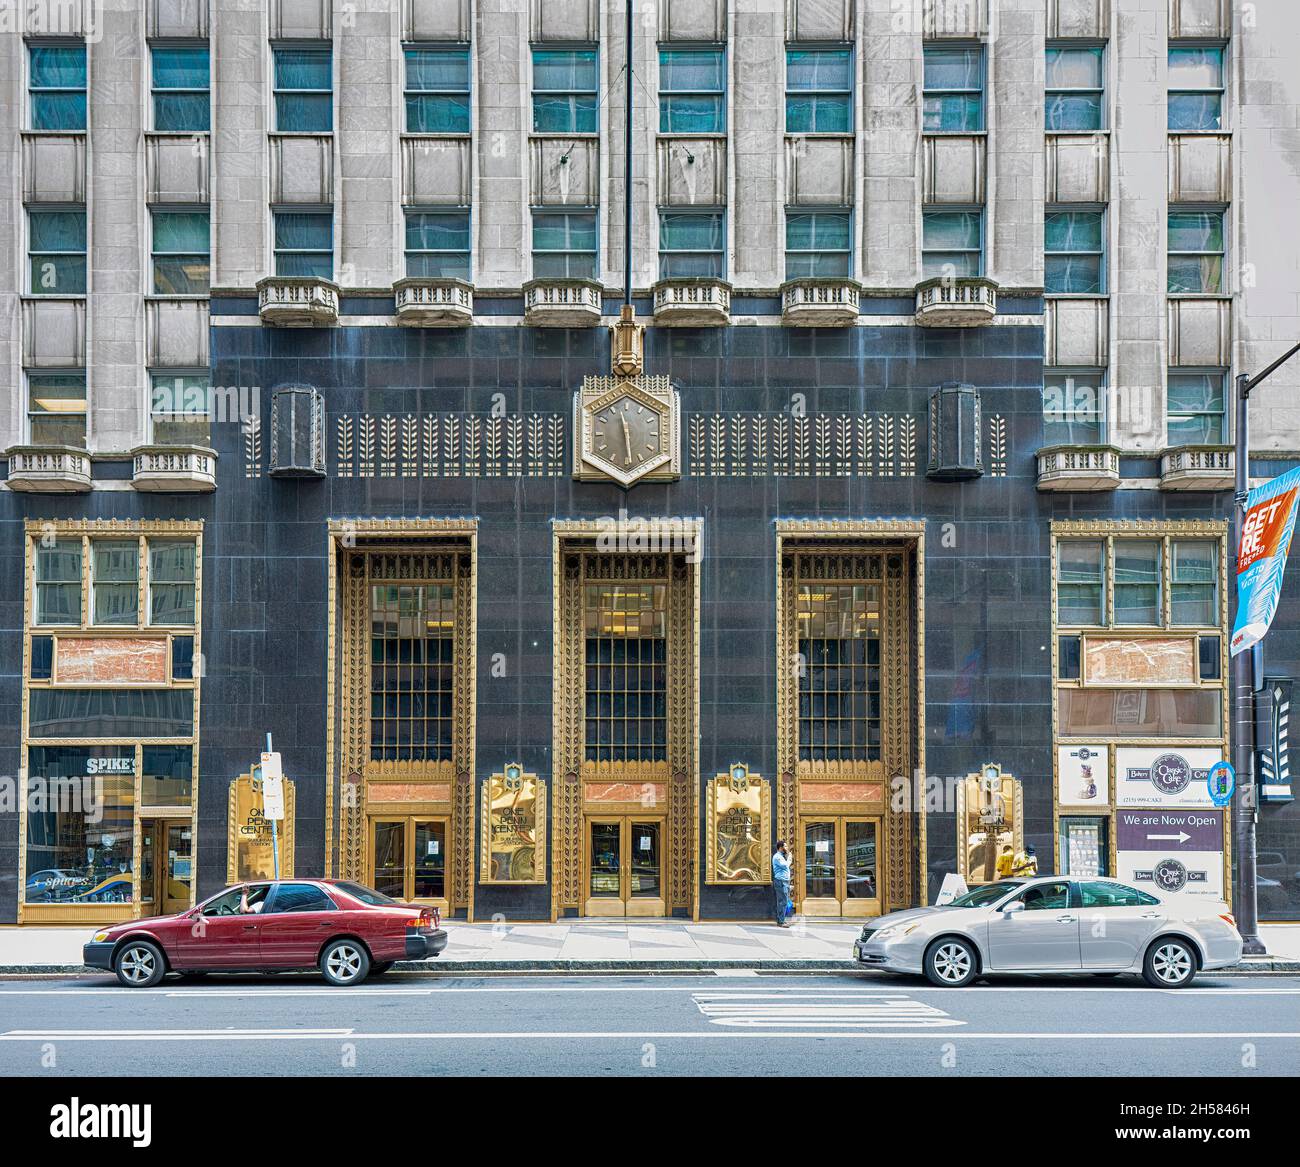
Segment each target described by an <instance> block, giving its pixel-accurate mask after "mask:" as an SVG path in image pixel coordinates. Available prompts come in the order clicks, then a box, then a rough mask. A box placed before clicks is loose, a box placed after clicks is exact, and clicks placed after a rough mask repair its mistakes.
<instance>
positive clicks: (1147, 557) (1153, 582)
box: [1115, 539, 1161, 624]
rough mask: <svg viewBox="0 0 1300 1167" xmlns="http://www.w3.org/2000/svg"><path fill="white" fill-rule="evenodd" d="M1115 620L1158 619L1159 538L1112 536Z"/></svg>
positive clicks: (1143, 621) (1138, 621) (1147, 621)
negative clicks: (1120, 537) (1113, 542)
mask: <svg viewBox="0 0 1300 1167" xmlns="http://www.w3.org/2000/svg"><path fill="white" fill-rule="evenodd" d="M1115 623H1116V624H1159V623H1161V620H1160V543H1159V541H1158V540H1154V539H1116V540H1115Z"/></svg>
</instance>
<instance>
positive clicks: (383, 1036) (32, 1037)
mask: <svg viewBox="0 0 1300 1167" xmlns="http://www.w3.org/2000/svg"><path fill="white" fill-rule="evenodd" d="M342 1038H346V1040H348V1041H521V1040H540V1041H606V1040H623V1039H626V1040H629V1041H655V1040H659V1041H663V1040H668V1039H682V1040H688V1041H694V1040H706V1041H707V1040H719V1039H721V1040H724V1041H743V1040H747V1039H752V1040H758V1041H771V1040H772V1039H773V1038H790V1039H795V1040H797V1039H799V1038H804V1039H808V1040H817V1041H820V1040H822V1039H823V1038H840V1039H845V1040H851V1041H859V1042H870V1041H939V1040H941V1038H940V1035H938V1034H931V1033H916V1032H910V1033H901V1032H898V1031H891V1032H884V1033H864V1032H862V1031H860V1030H859V1031H855V1032H848V1033H833V1032H828V1031H818V1032H814V1033H809V1032H807V1031H806V1030H805V1031H803V1032H800V1031H797V1030H790V1031H785V1032H774V1031H772V1030H766V1029H765V1030H762V1031H761V1032H745V1031H744V1030H740V1031H737V1030H717V1029H702V1030H666V1031H657V1032H636V1031H632V1030H557V1031H548V1032H545V1033H538V1032H531V1031H518V1032H489V1033H471V1032H462V1033H355V1032H351V1031H348V1030H337V1031H324V1032H322V1031H320V1030H295V1031H289V1032H286V1031H284V1030H274V1031H272V1030H253V1031H248V1032H241V1031H230V1030H191V1031H166V1032H163V1033H162V1034H161V1035H159V1034H156V1033H144V1032H135V1031H121V1032H117V1033H115V1032H113V1031H109V1030H105V1031H101V1032H97V1031H93V1030H92V1031H86V1030H68V1031H64V1030H50V1031H44V1032H41V1031H36V1030H11V1031H9V1032H6V1033H0V1041H26V1042H32V1041H84V1042H126V1041H131V1042H147V1041H193V1042H199V1041H208V1042H212V1041H218V1042H220V1041H226V1042H229V1041H257V1042H262V1041H338V1040H340V1039H342ZM1298 1038H1300V1032H1291V1033H1288V1032H1282V1033H1270V1032H1256V1031H1246V1030H1240V1031H1238V1030H1233V1031H1224V1032H1222V1033H1201V1032H1196V1033H1176V1032H1174V1033H969V1032H966V1031H964V1030H963V1031H962V1033H961V1034H960V1035H957V1034H954V1035H952V1036H951V1037H950V1038H949V1039H948V1040H960V1041H1225V1040H1233V1041H1243V1040H1250V1041H1271V1040H1288V1041H1293V1040H1296V1039H1298Z"/></svg>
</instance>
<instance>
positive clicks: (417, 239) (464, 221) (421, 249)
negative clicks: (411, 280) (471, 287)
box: [406, 207, 470, 280]
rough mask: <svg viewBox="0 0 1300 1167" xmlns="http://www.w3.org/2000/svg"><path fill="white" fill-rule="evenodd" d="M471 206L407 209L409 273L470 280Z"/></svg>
mask: <svg viewBox="0 0 1300 1167" xmlns="http://www.w3.org/2000/svg"><path fill="white" fill-rule="evenodd" d="M469 273H470V243H469V209H468V208H462V207H448V208H435V209H430V210H417V209H414V208H412V209H408V210H407V212H406V274H407V275H408V276H414V277H417V278H423V279H458V280H468V279H469Z"/></svg>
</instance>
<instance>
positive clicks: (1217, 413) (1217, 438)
mask: <svg viewBox="0 0 1300 1167" xmlns="http://www.w3.org/2000/svg"><path fill="white" fill-rule="evenodd" d="M1227 376H1228V374H1227V373H1226V371H1224V370H1221V369H1216V370H1213V371H1210V372H1189V371H1188V370H1186V369H1178V370H1173V369H1171V370H1170V371H1169V375H1168V385H1167V388H1166V395H1165V435H1166V438H1167V440H1168V443H1169V445H1171V446H1221V445H1224V444H1225V443H1226V442H1227V440H1228V417H1227V405H1226V398H1227Z"/></svg>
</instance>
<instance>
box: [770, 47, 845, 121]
mask: <svg viewBox="0 0 1300 1167" xmlns="http://www.w3.org/2000/svg"><path fill="white" fill-rule="evenodd" d="M785 129H786V133H788V134H848V133H852V132H853V54H852V52H851V51H850V50H849V49H805V48H800V49H792V48H788V49H786V51H785Z"/></svg>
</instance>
